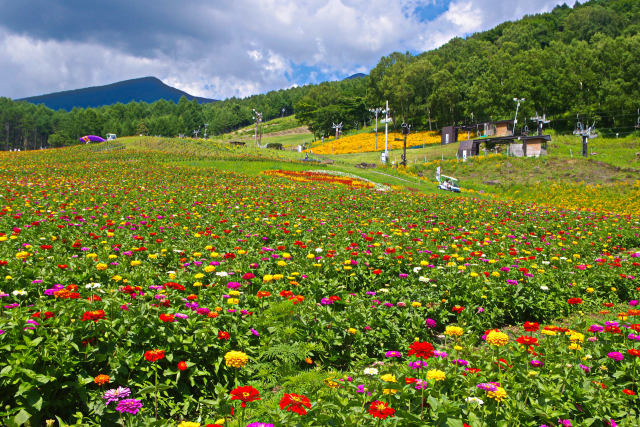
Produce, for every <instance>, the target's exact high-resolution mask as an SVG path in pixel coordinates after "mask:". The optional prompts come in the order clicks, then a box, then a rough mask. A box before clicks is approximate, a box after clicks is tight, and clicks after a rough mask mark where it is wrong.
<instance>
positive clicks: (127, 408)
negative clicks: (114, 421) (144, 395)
mask: <svg viewBox="0 0 640 427" xmlns="http://www.w3.org/2000/svg"><path fill="white" fill-rule="evenodd" d="M140 408H142V402H141V401H139V400H138V399H124V400H121V401H120V402H118V405H117V406H116V411H118V412H120V413H123V412H128V413H130V414H133V415H135V414H137V413H138V411H139V410H140Z"/></svg>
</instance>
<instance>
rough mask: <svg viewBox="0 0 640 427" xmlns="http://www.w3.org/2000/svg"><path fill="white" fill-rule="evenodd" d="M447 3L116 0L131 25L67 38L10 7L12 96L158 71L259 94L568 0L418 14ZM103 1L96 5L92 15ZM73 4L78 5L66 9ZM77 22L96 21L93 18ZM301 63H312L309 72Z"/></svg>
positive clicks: (1, 79) (510, 0)
mask: <svg viewBox="0 0 640 427" xmlns="http://www.w3.org/2000/svg"><path fill="white" fill-rule="evenodd" d="M438 1H440V0H438ZM442 1H444V0H442ZM435 2H436V0H397V1H388V0H262V1H260V2H257V1H251V0H236V1H233V2H209V1H204V0H190V1H186V0H185V1H183V2H182V3H181V4H180V6H176V4H174V3H173V2H163V1H160V2H159V3H158V2H154V3H150V2H148V3H147V5H146V7H145V5H144V1H142V0H140V1H138V2H135V6H134V5H133V4H132V3H130V2H128V1H116V0H113V4H115V3H118V6H117V7H119V9H117V11H115V12H113V13H114V14H115V13H119V14H120V15H119V16H126V17H128V19H127V20H126V21H125V22H122V23H120V21H119V20H118V19H109V22H110V26H111V27H109V28H106V29H102V30H100V29H98V28H96V30H95V31H93V32H91V31H89V32H86V31H85V32H82V34H80V32H75V31H74V29H73V28H71V26H69V28H70V29H69V30H68V34H66V33H65V34H63V35H60V34H59V33H60V28H61V26H60V25H57V26H54V27H52V28H51V29H49V30H47V27H46V26H45V25H44V24H42V25H40V26H37V25H30V23H29V22H26V23H25V24H24V26H23V27H22V28H19V29H15V30H9V28H14V27H15V25H14V24H15V23H14V22H13V21H12V22H9V19H10V18H6V22H5V21H3V18H2V13H1V12H2V10H1V9H2V7H3V6H0V96H11V97H23V96H30V95H36V94H41V93H46V92H52V91H57V90H66V89H74V88H78V87H85V86H89V85H99V84H107V83H111V82H115V81H119V80H124V79H127V78H134V77H141V76H147V75H154V76H156V77H158V78H160V79H162V80H163V81H165V82H166V83H167V84H170V85H172V86H175V87H178V88H180V89H182V90H185V91H187V92H189V93H191V94H193V95H198V96H206V97H212V98H218V99H220V98H225V97H229V96H247V95H251V94H254V93H260V92H265V91H267V90H271V89H279V88H284V87H291V86H292V85H294V84H304V83H306V82H308V81H318V80H325V79H331V78H343V77H346V76H347V75H350V74H353V73H356V72H368V70H369V69H371V67H373V66H375V64H376V63H377V62H378V60H379V59H380V57H381V56H384V55H388V54H389V53H391V52H393V51H402V52H404V51H407V50H412V51H422V50H428V49H432V48H435V47H438V46H440V45H442V44H443V43H445V42H446V41H448V40H449V39H451V38H452V37H454V36H461V35H465V34H467V33H469V32H474V31H481V30H485V29H489V28H491V27H493V26H495V25H497V24H498V23H500V22H503V21H505V20H513V19H518V18H520V17H521V16H523V15H524V14H530V13H537V12H540V11H548V10H550V9H551V8H552V7H553V6H555V5H556V4H560V3H563V2H564V1H563V0H454V1H452V2H451V3H450V4H449V6H448V9H447V10H446V11H445V12H444V13H442V14H441V15H440V16H437V17H433V19H431V20H429V21H421V20H420V19H419V17H418V16H417V15H418V14H417V13H414V11H415V10H416V7H418V6H421V5H422V6H424V5H428V4H435ZM57 7H63V6H60V5H59V4H58V5H57ZM95 7H96V8H97V6H95ZM115 7H116V6H114V8H115ZM91 8H92V6H87V8H86V10H87V11H86V13H88V14H89V13H90V12H91ZM172 8H173V9H172ZM25 9H26V8H25ZM34 9H35V8H34ZM24 12H25V16H29V13H26V12H28V11H27V10H25V11H24ZM33 13H36V14H37V13H41V14H44V13H46V10H45V11H41V12H38V11H36V10H34V11H33ZM69 13H75V10H65V11H63V12H59V16H63V17H66V14H69ZM78 13H80V12H78ZM96 13H97V12H96ZM101 13H104V12H101ZM5 15H6V14H5ZM36 18H37V16H36ZM82 18H84V19H82ZM105 18H113V17H105ZM65 19H69V20H72V19H76V20H77V21H78V22H87V20H91V19H92V17H91V16H78V17H67V18H65ZM96 19H97V18H96ZM101 21H102V20H101ZM38 22H45V23H46V20H40V21H38ZM132 22H134V23H135V27H131V25H132ZM61 25H62V24H61ZM119 25H121V27H118V26H119ZM36 28H37V30H36ZM35 31H38V32H37V33H36V32H35ZM299 66H304V67H306V68H307V69H309V68H310V69H311V71H310V72H309V74H308V75H306V76H303V77H301V78H299V79H297V78H295V72H296V68H297V67H299ZM292 75H294V77H293V78H292V77H291V76H292Z"/></svg>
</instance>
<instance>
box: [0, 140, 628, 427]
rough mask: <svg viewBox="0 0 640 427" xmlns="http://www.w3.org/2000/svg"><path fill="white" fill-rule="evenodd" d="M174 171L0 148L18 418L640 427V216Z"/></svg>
mask: <svg viewBox="0 0 640 427" xmlns="http://www.w3.org/2000/svg"><path fill="white" fill-rule="evenodd" d="M344 139H346V138H344ZM341 141H342V140H341ZM378 142H379V143H380V141H378ZM145 144H151V142H148V143H147V142H145ZM382 144H384V139H382ZM379 148H380V145H379ZM314 152H316V150H315V149H314ZM225 156H227V154H225V153H224V152H221V153H220V157H221V158H224V157H225ZM229 156H230V158H234V159H237V157H232V156H235V154H233V153H232V154H229ZM169 160H170V159H168V158H167V155H166V154H162V152H161V151H158V150H146V149H145V150H143V149H141V150H136V151H134V150H131V149H129V148H125V149H122V150H117V151H110V152H97V151H96V152H91V151H89V150H88V149H86V148H82V147H81V148H76V149H61V150H47V151H46V152H27V153H16V154H11V155H7V154H4V155H2V156H1V157H0V176H1V177H2V182H3V185H2V189H1V193H0V197H1V198H0V299H1V301H0V360H2V361H3V363H2V365H1V366H0V402H1V405H0V423H1V424H3V425H7V426H14V425H31V426H39V425H68V424H70V425H89V426H92V425H131V426H134V425H135V426H138V425H157V426H164V425H168V426H176V425H179V426H181V427H188V426H199V425H201V426H212V425H218V426H219V425H224V426H242V427H245V426H270V425H273V426H295V425H300V426H331V425H335V426H338V425H348V426H355V425H395V426H419V425H438V426H459V427H461V426H464V425H468V426H474V427H475V426H518V425H520V426H541V425H547V426H558V425H562V426H568V425H572V426H583V425H584V426H589V425H593V426H616V425H618V426H637V425H639V424H640V413H639V409H638V408H639V407H640V405H639V403H640V400H639V398H638V393H640V389H639V384H638V375H639V374H640V317H639V316H640V310H639V309H640V307H638V300H640V218H639V217H638V216H637V215H631V214H627V215H623V214H609V213H603V212H598V211H572V210H569V209H565V208H552V207H540V206H537V205H533V204H527V203H524V202H512V201H509V202H507V201H499V200H486V199H476V198H472V197H465V198H451V197H449V196H434V195H425V194H421V193H417V192H409V191H393V192H379V191H376V190H375V189H373V188H371V187H370V185H368V184H366V183H364V182H361V181H357V180H353V179H351V178H349V179H346V178H343V177H335V176H329V175H326V176H323V175H322V174H314V173H298V172H296V173H293V172H290V171H285V170H278V171H275V172H271V173H268V174H262V175H258V176H249V175H243V174H240V173H235V172H230V171H228V172H225V171H222V172H221V171H215V172H212V171H211V170H207V169H205V168H195V167H183V166H177V165H176V164H175V163H172V162H171V161H169ZM237 161H240V160H237ZM283 168H285V166H284V165H283ZM337 181H340V182H337ZM593 197H595V196H593Z"/></svg>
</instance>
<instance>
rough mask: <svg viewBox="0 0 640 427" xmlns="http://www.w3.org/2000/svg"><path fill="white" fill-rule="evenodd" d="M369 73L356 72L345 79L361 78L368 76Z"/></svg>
mask: <svg viewBox="0 0 640 427" xmlns="http://www.w3.org/2000/svg"><path fill="white" fill-rule="evenodd" d="M366 76H367V75H366V74H364V73H356V74H352V75H350V76H349V77H345V78H344V79H345V80H353V79H361V78H362V77H366Z"/></svg>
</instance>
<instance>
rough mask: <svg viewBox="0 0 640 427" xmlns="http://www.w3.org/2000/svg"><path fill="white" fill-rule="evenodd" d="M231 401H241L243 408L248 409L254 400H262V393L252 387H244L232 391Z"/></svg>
mask: <svg viewBox="0 0 640 427" xmlns="http://www.w3.org/2000/svg"><path fill="white" fill-rule="evenodd" d="M230 394H231V400H240V401H241V402H242V403H241V404H240V406H241V407H243V408H244V407H246V406H247V402H253V401H254V400H260V392H259V391H258V390H256V389H255V388H253V387H251V386H250V385H247V386H243V387H236V388H234V389H233V390H231V391H230Z"/></svg>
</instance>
